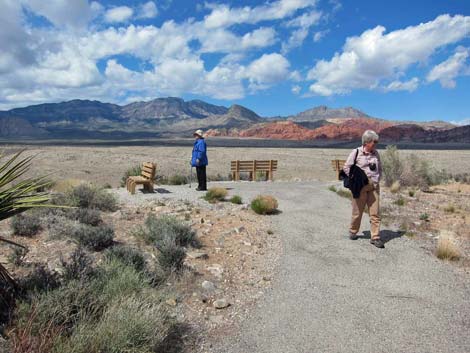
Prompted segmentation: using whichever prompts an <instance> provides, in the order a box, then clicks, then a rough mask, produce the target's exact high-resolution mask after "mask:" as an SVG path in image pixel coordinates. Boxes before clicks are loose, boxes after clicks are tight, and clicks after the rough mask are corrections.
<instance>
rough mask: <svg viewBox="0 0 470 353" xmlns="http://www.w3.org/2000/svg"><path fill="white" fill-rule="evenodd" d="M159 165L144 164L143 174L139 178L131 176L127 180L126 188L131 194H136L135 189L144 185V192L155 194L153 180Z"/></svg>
mask: <svg viewBox="0 0 470 353" xmlns="http://www.w3.org/2000/svg"><path fill="white" fill-rule="evenodd" d="M156 170H157V165H156V164H155V163H150V162H145V163H142V173H141V174H140V175H138V176H130V177H128V178H127V180H126V188H127V191H129V192H130V193H131V194H135V187H136V186H137V185H139V184H142V185H144V190H146V191H149V192H153V180H154V179H155V173H156Z"/></svg>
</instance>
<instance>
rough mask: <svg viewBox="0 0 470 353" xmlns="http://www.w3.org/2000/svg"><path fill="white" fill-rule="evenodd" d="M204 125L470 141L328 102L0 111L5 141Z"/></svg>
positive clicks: (320, 135)
mask: <svg viewBox="0 0 470 353" xmlns="http://www.w3.org/2000/svg"><path fill="white" fill-rule="evenodd" d="M199 128H201V129H204V130H206V131H207V135H208V136H227V137H237V138H266V139H280V140H283V139H289V140H338V141H351V140H357V139H359V138H360V135H361V134H362V132H363V131H364V130H365V129H373V130H376V131H378V132H379V133H380V135H381V140H382V141H389V142H394V141H410V142H463V143H470V126H457V127H456V126H455V125H453V124H451V123H447V122H444V121H431V122H423V123H421V122H412V121H411V122H403V121H391V120H390V121H388V120H384V119H378V118H374V117H371V116H369V115H367V114H366V113H364V112H362V111H360V110H358V109H355V108H353V107H345V108H329V107H327V106H323V105H322V106H318V107H313V108H311V109H308V110H305V111H303V112H300V113H298V114H295V115H291V116H288V117H276V118H269V119H268V118H262V117H260V116H259V115H258V114H257V113H256V112H254V111H252V110H250V109H248V108H246V107H244V106H241V105H238V104H234V105H232V106H230V107H229V108H227V107H224V106H219V105H214V104H210V103H207V102H204V101H202V100H190V101H185V100H183V99H181V98H178V97H167V98H156V99H153V100H151V101H148V102H134V103H130V104H126V105H123V106H121V105H117V104H112V103H102V102H100V101H93V100H80V99H74V100H71V101H66V102H61V103H45V104H38V105H32V106H28V107H24V108H15V109H11V110H8V111H0V137H1V138H5V139H14V138H19V137H30V138H34V139H44V138H76V139H81V138H107V137H114V138H118V139H121V138H122V139H130V138H155V137H191V135H192V131H194V130H195V129H199Z"/></svg>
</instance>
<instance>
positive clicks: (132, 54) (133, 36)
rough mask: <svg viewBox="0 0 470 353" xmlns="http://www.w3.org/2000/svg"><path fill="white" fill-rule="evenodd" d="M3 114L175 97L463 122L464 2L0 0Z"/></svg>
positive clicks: (469, 46)
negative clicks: (43, 106)
mask: <svg viewBox="0 0 470 353" xmlns="http://www.w3.org/2000/svg"><path fill="white" fill-rule="evenodd" d="M0 8H1V11H0V110H7V109H11V108H15V107H22V106H27V105H32V104H40V103H45V102H60V101H66V100H71V99H92V100H99V101H102V102H111V103H117V104H121V105H123V104H128V103H131V102H134V101H148V100H151V99H154V98H159V97H167V96H176V97H181V98H184V99H185V100H190V99H201V100H204V101H206V102H209V103H213V104H218V105H224V106H230V105H231V104H241V105H244V106H246V107H247V108H249V109H252V110H254V111H255V112H257V113H258V114H259V115H261V116H278V115H281V116H286V115H290V114H296V113H298V112H301V111H304V110H306V109H309V108H312V107H315V106H318V105H326V106H329V107H334V108H339V107H346V106H352V107H354V108H357V109H360V110H362V111H364V112H365V113H367V114H368V115H371V116H375V117H380V118H385V119H394V120H417V121H429V120H445V121H452V122H456V123H460V124H466V123H468V124H470V1H469V0H449V1H430V0H413V1H409V0H406V1H405V0H394V1H376V0H270V1H265V0H252V1H247V0H235V1H225V0H207V1H199V0H198V1H196V0H155V1H145V0H143V1H138V0H133V1H106V0H101V1H99V0H98V1H87V0H48V1H43V0H0Z"/></svg>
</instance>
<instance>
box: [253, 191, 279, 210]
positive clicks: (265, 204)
mask: <svg viewBox="0 0 470 353" xmlns="http://www.w3.org/2000/svg"><path fill="white" fill-rule="evenodd" d="M277 208H278V203H277V200H276V199H275V198H274V197H273V196H269V195H259V196H257V197H256V198H255V199H253V200H252V201H251V209H252V210H253V211H255V212H256V213H257V214H262V215H267V214H274V213H276V212H277Z"/></svg>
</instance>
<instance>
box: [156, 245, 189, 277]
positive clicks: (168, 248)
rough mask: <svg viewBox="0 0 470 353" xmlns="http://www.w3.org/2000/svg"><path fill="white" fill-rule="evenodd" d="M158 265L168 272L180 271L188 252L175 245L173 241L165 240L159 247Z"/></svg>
mask: <svg viewBox="0 0 470 353" xmlns="http://www.w3.org/2000/svg"><path fill="white" fill-rule="evenodd" d="M157 248H158V251H159V253H158V256H157V259H158V263H159V265H160V266H161V267H162V268H163V269H164V270H167V271H179V270H180V269H181V268H182V267H183V261H184V258H185V257H186V251H185V250H184V249H183V248H182V247H181V246H178V245H176V244H175V242H174V241H173V240H172V239H168V238H167V239H164V240H163V241H162V242H160V243H159V245H158V246H157Z"/></svg>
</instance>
